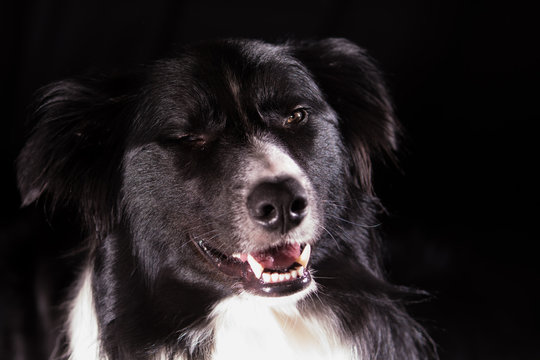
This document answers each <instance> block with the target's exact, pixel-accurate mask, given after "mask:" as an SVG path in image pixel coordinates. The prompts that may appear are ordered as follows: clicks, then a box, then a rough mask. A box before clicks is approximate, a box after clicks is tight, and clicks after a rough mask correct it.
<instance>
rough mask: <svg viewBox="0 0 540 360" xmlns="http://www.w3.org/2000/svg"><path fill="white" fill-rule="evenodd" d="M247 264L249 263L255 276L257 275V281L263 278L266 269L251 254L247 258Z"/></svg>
mask: <svg viewBox="0 0 540 360" xmlns="http://www.w3.org/2000/svg"><path fill="white" fill-rule="evenodd" d="M247 262H248V263H249V266H251V270H253V274H255V277H257V279H260V278H261V275H262V273H263V270H264V268H263V267H262V265H261V264H259V262H258V261H257V260H255V258H254V257H253V256H251V254H248V256H247Z"/></svg>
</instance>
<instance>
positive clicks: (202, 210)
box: [18, 39, 433, 360]
mask: <svg viewBox="0 0 540 360" xmlns="http://www.w3.org/2000/svg"><path fill="white" fill-rule="evenodd" d="M235 89H236V90H235ZM298 104H302V105H303V106H306V107H308V108H309V112H310V113H309V119H308V121H307V122H306V123H305V124H302V125H301V126H297V127H285V126H283V122H282V119H283V118H284V117H285V118H286V116H287V115H288V114H289V113H290V112H291V110H292V109H293V108H294V107H295V106H297V105H298ZM34 114H35V118H36V121H37V125H36V127H35V130H34V132H33V133H32V135H31V136H30V138H29V140H28V142H27V144H26V146H25V147H24V149H23V150H22V152H21V154H20V157H19V159H18V179H19V187H20V190H21V193H22V196H23V204H24V205H28V204H30V203H32V202H34V201H35V200H37V199H38V198H40V197H43V196H45V197H47V198H48V199H49V200H50V201H51V203H52V204H54V206H64V205H66V204H71V205H74V206H77V208H78V209H79V211H80V214H81V216H82V218H83V220H84V224H85V225H86V227H87V228H86V231H87V233H88V234H89V238H90V240H89V241H90V245H89V247H88V248H89V250H88V259H89V263H90V264H91V266H92V271H93V281H94V283H93V286H94V288H93V291H94V298H95V302H96V308H97V316H98V321H99V325H100V333H101V341H102V344H103V348H104V350H105V351H106V353H107V354H108V356H109V359H138V358H141V359H142V358H147V357H148V356H150V355H151V354H153V353H154V352H155V351H157V350H159V349H162V348H166V349H168V350H169V352H170V353H171V354H174V353H180V352H184V347H185V343H184V341H185V337H184V336H179V334H185V333H186V332H189V331H192V330H193V329H196V328H200V327H202V326H204V322H205V321H206V320H205V316H206V315H207V312H208V309H209V308H211V306H212V305H213V304H215V303H216V302H217V301H218V300H219V299H222V298H224V297H227V296H229V295H232V294H234V293H235V291H236V287H235V286H236V285H235V283H234V281H233V280H231V279H229V278H227V277H226V276H223V275H221V274H216V271H215V270H213V269H211V268H210V267H209V266H208V264H203V262H202V261H201V260H200V259H199V257H198V256H199V254H198V253H197V252H196V250H195V249H194V248H193V247H192V246H191V244H190V243H189V239H188V233H192V234H193V233H195V234H198V235H200V236H203V235H204V234H205V233H209V234H212V236H213V237H216V238H217V239H218V240H216V241H217V242H218V243H217V246H218V247H219V248H220V249H227V250H229V249H235V246H238V244H239V243H240V239H235V238H230V234H231V233H234V231H233V230H234V229H233V228H232V227H233V225H234V220H233V219H231V218H229V216H228V214H230V212H231V211H230V209H229V207H230V206H231V204H232V203H234V199H233V198H232V197H233V196H234V195H235V186H238V184H237V183H236V181H237V180H234V179H235V175H236V174H237V173H238V172H239V169H238V161H237V159H239V158H242V156H244V154H245V153H246V152H249V151H250V148H249V141H248V139H249V137H250V136H253V135H257V136H264V137H265V138H268V139H272V141H274V142H276V143H278V144H280V145H281V146H283V147H285V148H286V149H287V150H288V152H289V154H290V155H291V156H292V157H293V158H294V160H295V161H296V162H297V163H298V164H300V166H301V167H302V170H303V171H304V172H305V173H306V174H307V176H308V177H309V179H310V180H311V181H312V182H313V186H314V188H315V190H316V193H317V196H318V199H319V200H320V203H319V204H318V205H317V206H318V207H319V209H320V210H321V212H322V214H323V219H322V221H323V224H322V225H321V226H324V229H325V231H322V232H321V236H320V238H319V239H317V243H316V245H315V246H314V248H313V255H312V260H311V261H312V262H311V267H312V268H313V269H314V278H315V280H316V281H317V282H318V283H319V284H320V285H321V291H320V292H319V294H318V297H315V298H306V299H305V300H303V302H302V304H301V305H302V309H303V311H305V312H314V313H317V312H319V311H321V308H324V307H330V308H332V309H333V310H334V311H335V312H336V314H337V316H338V317H339V318H340V320H341V328H342V330H341V336H343V337H346V338H348V339H352V340H353V341H354V342H355V343H356V344H357V346H358V347H359V348H361V349H363V352H364V353H365V354H369V358H370V359H371V358H373V359H375V358H377V359H387V360H388V359H423V358H428V357H430V356H432V355H433V353H432V351H431V346H430V344H429V341H428V340H427V338H426V336H425V335H424V333H423V331H422V329H421V328H420V327H419V326H418V325H417V324H416V323H415V322H414V321H413V320H412V319H411V318H410V317H409V316H408V315H407V314H406V312H405V311H404V309H403V307H402V305H401V303H400V300H399V298H400V297H401V295H404V290H403V289H401V288H398V287H395V286H393V285H391V284H389V283H387V282H386V281H385V279H384V278H383V275H382V271H381V264H380V254H379V239H378V235H377V234H376V228H375V227H373V225H374V224H376V218H375V217H376V214H377V211H378V209H379V205H378V200H377V198H376V197H375V195H374V194H373V191H372V185H371V163H372V161H373V160H382V159H383V158H387V159H388V158H391V157H392V153H393V151H394V150H395V149H396V146H397V140H396V139H397V136H398V135H397V134H398V132H399V129H398V124H397V122H396V120H395V118H394V112H393V109H392V105H391V102H390V100H389V97H388V94H387V91H386V89H385V86H384V84H383V81H382V79H381V76H380V74H379V72H378V70H377V68H376V67H375V65H374V63H373V62H372V61H371V60H370V59H369V57H368V56H367V55H366V54H365V52H364V51H363V50H362V49H361V48H359V47H357V46H356V45H354V44H352V43H350V42H348V41H346V40H342V39H327V40H322V41H317V42H291V43H286V44H281V45H270V44H266V43H262V42H257V41H243V40H242V41H237V40H228V41H217V42H210V43H204V44H200V45H197V46H193V47H190V48H187V49H185V51H183V52H182V53H181V54H180V55H179V56H178V57H176V58H171V59H166V60H163V61H159V62H156V63H155V64H153V65H151V66H149V67H145V68H143V69H141V70H140V71H138V72H136V73H132V74H130V75H129V76H127V77H103V78H92V79H77V80H67V81H62V82H58V83H55V84H52V85H50V86H48V87H46V88H45V89H43V91H42V92H41V95H40V97H39V99H38V102H37V106H36V110H35V113H34ZM231 179H232V180H231ZM208 346H211V344H201V345H200V346H199V348H198V349H197V350H196V351H195V352H194V353H192V354H190V356H191V357H192V358H193V359H198V358H201V357H202V356H203V354H204V353H205V349H206V347H208Z"/></svg>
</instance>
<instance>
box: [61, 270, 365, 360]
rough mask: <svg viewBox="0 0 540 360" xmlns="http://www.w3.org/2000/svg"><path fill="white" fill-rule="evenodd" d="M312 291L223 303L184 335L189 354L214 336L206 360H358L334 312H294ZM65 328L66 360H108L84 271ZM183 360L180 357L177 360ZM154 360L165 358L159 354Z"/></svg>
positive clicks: (242, 296) (87, 274)
mask: <svg viewBox="0 0 540 360" xmlns="http://www.w3.org/2000/svg"><path fill="white" fill-rule="evenodd" d="M314 287H315V284H313V285H312V286H311V287H310V288H309V289H306V290H304V291H303V292H301V293H299V294H295V295H291V296H287V297H281V298H264V297H260V296H254V295H249V294H247V293H243V294H240V295H238V296H233V297H230V298H227V299H225V300H222V301H221V302H219V303H218V304H217V305H216V306H215V307H214V308H213V310H212V312H211V314H209V319H210V320H211V321H210V324H209V326H208V327H206V328H204V329H199V330H198V331H197V330H195V331H193V330H192V331H193V332H191V333H189V334H184V336H186V338H187V339H188V343H189V344H190V347H191V349H188V351H190V352H193V350H194V349H195V348H196V347H198V346H199V345H201V344H202V343H208V341H212V340H211V339H212V334H213V347H212V352H211V353H210V354H208V356H209V359H211V360H229V359H235V360H248V359H249V360H252V359H256V360H276V359H277V360H289V359H290V360H298V359H310V360H326V359H332V360H353V359H355V360H358V359H359V356H358V353H357V351H356V350H355V347H353V346H348V345H346V344H344V343H343V342H342V341H341V340H340V339H339V336H338V335H337V334H338V329H339V327H338V325H337V324H338V321H337V319H336V318H335V316H334V314H333V313H331V312H323V311H322V312H321V313H318V314H316V315H315V316H308V317H306V316H303V315H302V314H301V313H300V311H299V310H298V308H297V301H298V300H299V299H300V298H302V297H303V296H306V294H308V293H310V294H313V293H314ZM308 296H309V295H308ZM68 329H69V337H70V339H69V350H70V356H69V359H70V360H107V357H106V356H105V355H102V354H100V346H99V332H98V324H97V318H96V314H95V309H94V303H93V297H92V286H91V273H90V271H89V270H87V271H85V272H84V273H83V276H82V277H81V282H80V286H79V290H78V293H77V296H76V297H75V299H74V301H73V305H72V308H71V312H70V317H69V323H68ZM183 358H184V357H183V356H181V355H179V356H178V357H177V358H176V360H182V359H183ZM154 359H163V360H165V359H167V356H166V354H165V353H164V352H162V353H158V354H157V356H155V358H154Z"/></svg>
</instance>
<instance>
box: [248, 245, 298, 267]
mask: <svg viewBox="0 0 540 360" xmlns="http://www.w3.org/2000/svg"><path fill="white" fill-rule="evenodd" d="M251 256H253V258H255V260H257V262H258V263H259V264H261V265H262V267H264V268H265V269H286V268H288V267H289V266H291V265H292V264H293V263H294V262H295V260H296V259H298V257H299V256H300V245H299V244H287V245H281V246H278V247H275V248H271V249H269V250H265V251H261V252H258V253H253V254H251Z"/></svg>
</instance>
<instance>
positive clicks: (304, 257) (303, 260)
mask: <svg viewBox="0 0 540 360" xmlns="http://www.w3.org/2000/svg"><path fill="white" fill-rule="evenodd" d="M310 255H311V245H309V244H306V246H305V247H304V251H302V253H301V254H300V256H299V257H298V259H296V260H295V261H296V262H297V263H299V264H300V265H302V266H304V267H306V266H307V264H308V261H309V257H310Z"/></svg>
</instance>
